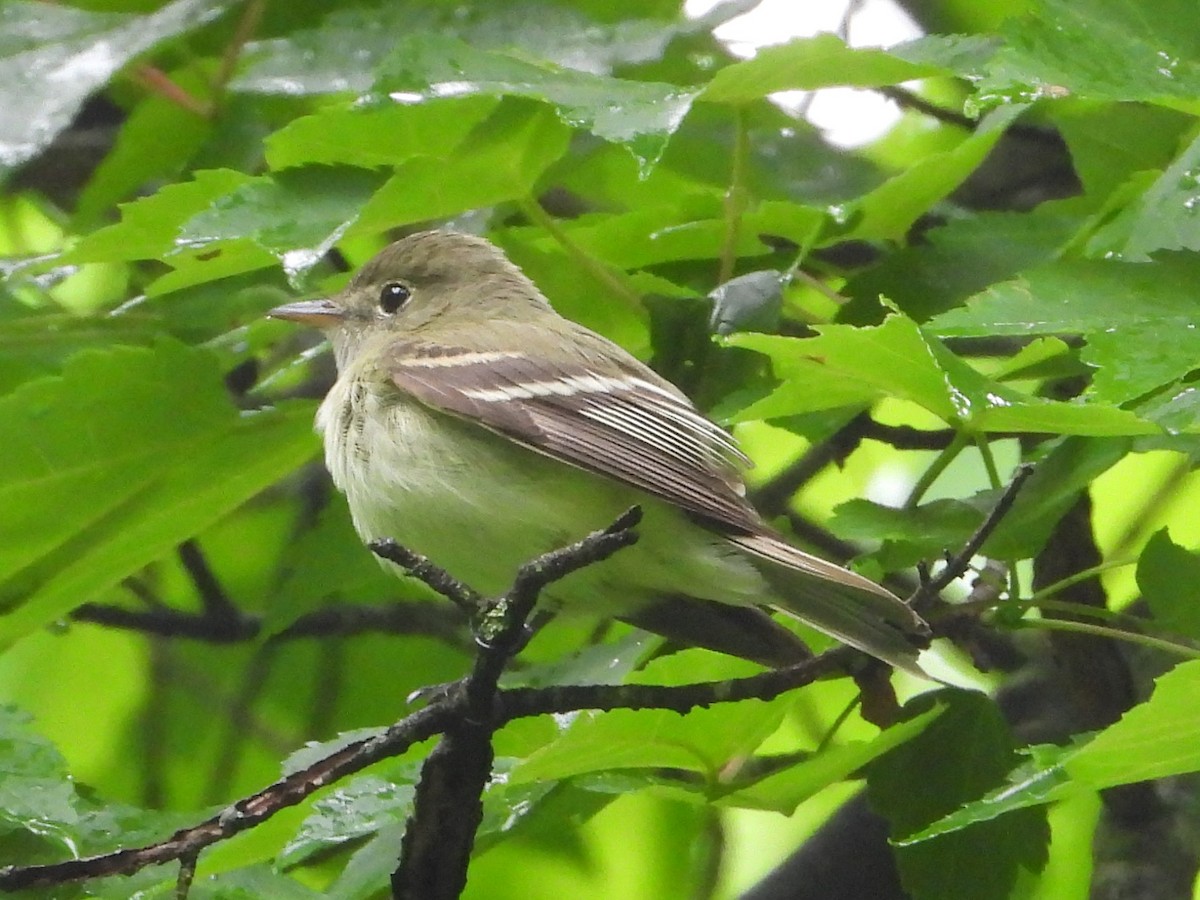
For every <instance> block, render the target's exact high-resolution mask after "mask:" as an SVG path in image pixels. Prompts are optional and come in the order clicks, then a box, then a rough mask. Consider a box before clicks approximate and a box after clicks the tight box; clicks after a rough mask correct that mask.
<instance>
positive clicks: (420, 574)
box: [367, 538, 484, 616]
mask: <svg viewBox="0 0 1200 900" xmlns="http://www.w3.org/2000/svg"><path fill="white" fill-rule="evenodd" d="M367 547H368V548H370V550H371V552H372V553H374V554H375V555H376V556H379V557H382V558H383V559H386V560H387V561H388V562H391V563H395V564H396V565H398V566H399V567H400V568H402V569H404V571H405V572H407V573H408V574H409V575H411V576H412V577H413V578H416V579H417V580H418V581H422V582H424V583H425V584H426V585H428V586H429V587H431V588H433V590H435V591H437V592H438V593H439V594H441V595H442V596H443V597H445V598H446V599H447V600H449V601H450V602H451V603H453V604H454V605H455V606H457V607H458V608H459V609H461V610H462V611H463V612H465V613H466V614H467V615H468V616H475V615H476V614H477V613H478V612H479V610H480V609H481V608H482V607H483V605H484V599H483V596H482V595H481V594H479V593H478V592H477V591H476V590H475V589H474V588H472V587H470V586H469V585H467V584H464V583H463V582H461V581H459V580H458V579H457V578H455V577H454V576H452V575H451V574H450V573H449V572H447V571H446V570H445V569H441V568H439V567H437V566H435V565H434V564H433V563H432V562H430V561H429V559H427V558H426V557H424V556H422V555H421V554H420V553H415V552H413V551H412V550H409V549H408V548H407V547H402V546H400V545H399V544H397V543H396V542H395V541H393V540H391V539H390V538H389V539H386V540H382V541H371V543H369V544H368V545H367Z"/></svg>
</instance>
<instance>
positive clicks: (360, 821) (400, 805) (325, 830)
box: [276, 773, 415, 867]
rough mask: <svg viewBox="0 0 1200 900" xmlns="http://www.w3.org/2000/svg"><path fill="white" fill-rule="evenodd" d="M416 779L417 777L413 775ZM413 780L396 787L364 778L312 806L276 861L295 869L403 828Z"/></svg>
mask: <svg viewBox="0 0 1200 900" xmlns="http://www.w3.org/2000/svg"><path fill="white" fill-rule="evenodd" d="M413 774H414V776H415V773H413ZM413 795H414V778H409V779H407V780H405V781H404V782H402V783H396V782H394V781H391V780H389V779H386V778H382V777H380V776H379V775H361V776H359V777H357V778H354V779H352V780H350V781H349V782H347V783H346V784H344V785H341V786H339V787H338V788H337V789H335V790H334V791H332V792H330V794H329V795H328V796H326V797H322V798H320V799H319V800H316V801H315V802H314V803H313V811H312V813H310V814H309V815H308V817H307V818H305V820H304V822H303V824H302V825H301V826H300V830H299V832H297V834H296V836H295V837H293V838H292V839H291V840H290V841H288V843H287V846H285V847H284V848H283V850H281V851H280V853H279V857H278V859H277V860H276V861H277V863H278V864H279V865H281V866H285V867H286V866H294V865H296V864H297V863H300V862H303V861H304V860H305V859H307V858H308V857H310V856H312V855H313V854H314V853H318V852H320V851H322V850H326V849H328V848H329V847H333V846H337V845H338V844H344V843H346V842H347V841H353V840H356V839H358V838H361V837H364V836H366V835H371V834H374V833H375V832H377V831H379V830H380V829H381V828H383V827H385V826H388V825H403V824H404V821H405V819H407V818H408V816H409V814H410V813H411V812H412V802H413Z"/></svg>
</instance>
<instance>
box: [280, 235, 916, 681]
mask: <svg viewBox="0 0 1200 900" xmlns="http://www.w3.org/2000/svg"><path fill="white" fill-rule="evenodd" d="M269 315H271V316H273V317H276V318H282V319H290V320H293V321H297V322H301V323H305V324H308V325H313V326H316V327H318V328H320V329H321V330H322V331H324V332H325V334H326V335H328V337H329V339H330V342H331V343H332V345H333V351H334V355H335V357H336V360H337V368H338V378H337V381H336V383H335V384H334V385H333V387H332V389H331V390H330V391H329V394H328V395H327V396H326V397H325V400H324V401H323V402H322V403H321V406H320V409H319V410H318V412H317V420H316V424H317V430H318V431H319V432H321V433H322V434H323V436H324V442H325V462H326V465H327V466H328V468H329V471H330V473H331V474H332V476H333V480H334V483H335V484H336V485H337V487H338V488H339V489H340V490H341V491H343V492H344V493H345V495H346V498H347V500H348V502H349V506H350V512H351V515H352V517H353V519H354V527H355V528H356V530H357V531H358V534H359V536H360V537H362V539H363V540H364V541H367V542H370V541H374V540H378V539H383V538H392V539H394V540H396V541H398V542H399V543H401V544H403V545H405V546H407V547H409V548H411V549H413V550H415V551H417V552H418V553H421V554H422V555H424V556H426V557H428V558H429V559H431V560H432V561H433V562H434V563H436V564H437V565H439V566H441V567H442V568H444V569H446V570H447V571H448V572H450V573H451V574H452V575H454V576H455V577H457V578H459V579H461V580H463V581H465V582H466V583H467V584H469V585H471V586H472V587H474V588H475V589H476V590H478V591H480V592H482V593H483V594H485V595H489V596H494V595H498V594H499V593H501V592H503V591H504V590H505V589H506V588H507V587H508V585H509V584H510V582H511V580H512V578H513V576H514V575H515V573H516V571H517V569H518V567H519V566H520V565H521V564H523V563H525V562H527V561H528V560H530V559H532V558H534V557H535V556H537V555H539V554H541V553H544V552H546V551H548V550H551V549H554V548H556V547H560V546H563V545H564V544H567V543H570V542H572V541H575V540H578V539H579V538H580V537H582V536H583V535H585V534H587V533H588V532H590V531H593V530H595V529H597V528H602V527H604V526H605V525H607V524H608V523H609V522H611V521H612V520H614V519H615V518H616V517H617V516H618V515H620V514H621V513H622V512H623V511H624V510H626V509H627V508H629V507H630V506H633V505H635V504H638V505H640V506H641V507H642V509H643V512H644V517H643V520H642V524H641V526H640V527H639V535H640V536H639V540H638V542H637V543H636V544H635V545H634V546H633V547H631V548H629V549H626V550H623V551H622V552H620V553H618V554H616V555H615V556H613V557H612V558H610V559H608V560H606V561H605V562H603V563H600V564H597V565H592V566H588V567H586V568H584V569H582V570H580V571H578V572H576V573H574V574H572V575H570V576H568V577H567V578H565V579H563V580H562V581H560V582H558V583H556V584H553V585H551V586H550V587H549V588H547V590H546V592H545V593H544V595H543V598H542V602H543V604H546V605H547V606H549V607H550V608H553V609H556V610H558V609H561V610H563V611H564V612H569V611H570V610H572V609H574V610H582V611H585V612H589V613H593V614H601V615H610V616H615V617H619V618H623V619H625V620H626V621H630V622H632V623H634V624H636V625H640V626H642V627H645V628H648V629H650V630H652V631H655V632H658V633H661V634H665V635H667V636H669V637H673V638H677V639H680V640H683V641H686V642H688V643H692V644H698V645H701V646H706V647H710V648H713V649H716V650H720V651H722V652H726V653H731V654H733V655H735V656H741V657H744V658H747V659H752V660H755V661H757V662H760V663H763V664H765V665H772V666H779V665H786V664H789V663H793V662H797V661H799V660H800V659H803V658H805V657H806V656H807V655H808V651H807V648H805V647H804V645H803V644H802V643H801V642H800V641H799V639H798V638H796V636H795V635H794V634H793V633H792V632H791V631H789V630H787V629H786V628H784V627H783V626H782V625H780V624H779V623H777V622H775V621H774V620H773V619H771V618H770V616H768V615H767V614H766V613H765V612H764V611H763V610H762V607H773V608H774V609H776V610H779V611H781V612H783V613H786V614H788V615H790V616H794V617H795V618H797V619H799V620H800V621H802V622H805V623H807V624H808V625H810V626H812V627H813V628H816V629H817V630H819V631H822V632H824V633H826V634H828V635H831V636H832V637H834V638H836V639H838V640H840V641H842V642H844V643H847V644H850V645H851V646H854V647H857V648H858V649H860V650H862V651H865V652H866V653H869V654H871V655H872V656H875V657H877V658H879V659H882V660H884V661H886V662H888V663H891V664H893V665H895V666H898V667H901V668H903V669H906V670H908V671H911V672H916V673H920V671H921V670H920V668H919V667H918V665H917V656H918V652H919V647H920V646H921V645H924V644H926V643H927V642H928V640H927V635H928V628H927V627H926V625H925V623H924V622H923V621H922V620H921V619H920V617H919V616H917V615H916V613H914V612H913V611H912V610H911V609H910V608H909V607H908V606H907V605H906V604H905V603H904V602H903V601H901V600H900V599H899V598H897V597H896V596H894V595H893V594H892V593H890V592H889V591H887V590H886V589H885V588H883V587H880V586H879V585H877V584H875V583H874V582H872V581H870V580H869V579H867V578H864V577H862V576H861V575H858V574H856V573H854V572H851V571H849V570H847V569H844V568H842V567H840V566H837V565H834V564H833V563H830V562H827V561H825V560H823V559H821V558H819V557H816V556H813V555H811V554H808V553H805V552H803V551H801V550H798V549H797V548H795V547H793V546H791V545H790V544H788V543H787V542H786V541H785V540H784V539H783V538H782V537H781V536H780V535H778V534H777V533H776V532H774V531H773V530H772V529H771V528H770V527H769V526H768V525H767V524H766V523H765V522H764V521H763V520H762V518H761V517H760V516H759V514H758V513H757V512H756V511H755V509H754V508H753V507H752V506H751V505H750V503H749V502H748V501H747V499H746V496H745V487H744V484H743V481H742V471H743V469H744V468H745V467H746V466H747V465H749V460H748V459H747V458H746V457H745V455H744V454H743V453H742V452H741V450H740V449H739V448H738V446H737V444H736V442H735V441H734V439H733V438H732V436H731V435H729V434H728V433H727V432H725V431H724V430H722V429H721V428H719V427H718V426H717V425H715V424H714V423H713V422H711V421H710V420H708V419H707V418H705V417H704V416H703V415H701V414H700V413H699V412H697V411H696V409H695V407H694V406H693V405H692V403H691V402H690V401H689V400H688V398H687V397H686V396H684V394H683V393H682V392H680V391H679V390H678V389H677V388H676V387H675V386H674V385H672V384H671V383H670V382H668V381H666V380H664V379H663V378H661V377H659V376H658V375H657V374H656V373H655V372H654V371H653V370H651V369H650V368H649V367H647V366H646V365H644V364H642V363H641V362H639V361H638V360H637V359H635V358H634V357H633V356H631V355H630V354H629V353H628V352H626V351H625V350H623V349H622V348H621V347H619V346H617V345H616V344H614V343H612V342H611V341H609V340H607V339H605V338H603V337H601V336H600V335H598V334H596V333H594V332H592V331H590V330H588V329H586V328H584V327H583V326H581V325H579V324H577V323H575V322H572V321H571V320H569V319H566V318H564V317H563V316H560V315H559V314H558V313H556V312H555V311H554V309H553V308H552V307H551V306H550V303H549V302H548V301H547V300H546V298H545V297H544V296H543V295H542V293H541V291H540V290H538V288H537V286H536V285H534V283H533V282H532V281H530V280H529V278H527V277H526V276H525V275H524V273H522V272H521V270H520V269H519V268H517V266H515V265H514V264H513V263H512V262H510V261H509V260H508V258H507V257H506V256H505V255H504V253H503V252H502V251H501V250H500V249H499V248H497V247H496V246H495V245H493V244H491V243H490V242H488V241H487V240H485V239H483V238H480V237H476V236H473V235H468V234H460V233H456V232H451V231H426V232H421V233H419V234H413V235H411V236H409V237H406V238H404V239H402V240H400V241H397V242H396V243H394V244H391V245H390V246H388V247H386V248H385V249H384V250H382V251H380V253H379V254H378V255H376V256H375V257H374V258H373V259H371V260H370V261H369V262H367V263H366V265H364V266H363V267H362V269H361V270H360V271H359V272H358V273H357V274H356V275H355V276H354V277H353V278H352V279H351V281H350V283H349V284H348V285H347V286H346V288H345V289H344V290H342V291H341V292H340V293H338V294H335V295H334V296H332V297H329V298H326V299H319V300H305V301H298V302H295V303H289V304H286V305H284V306H280V307H277V308H275V309H273V310H271V311H270V313H269Z"/></svg>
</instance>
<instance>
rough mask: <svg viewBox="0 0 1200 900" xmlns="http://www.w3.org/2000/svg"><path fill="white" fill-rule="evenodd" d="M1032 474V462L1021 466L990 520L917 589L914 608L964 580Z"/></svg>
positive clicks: (977, 529)
mask: <svg viewBox="0 0 1200 900" xmlns="http://www.w3.org/2000/svg"><path fill="white" fill-rule="evenodd" d="M1032 474H1033V466H1032V465H1030V464H1028V463H1025V464H1023V465H1020V466H1018V467H1017V469H1016V471H1015V472H1013V475H1012V478H1011V479H1010V480H1009V482H1008V486H1007V487H1006V488H1005V489H1004V493H1002V494H1001V495H1000V498H999V499H998V500H997V501H996V505H995V506H993V507H992V509H991V512H989V513H988V514H987V517H986V518H985V519H984V520H983V522H981V523H980V525H979V527H978V528H976V529H975V533H974V534H972V535H971V537H970V538H969V539H968V540H967V542H966V543H965V544H964V545H963V548H962V549H961V550H960V551H959V552H958V553H957V554H955V555H954V556H953V557H951V558H950V559H949V560H947V561H946V567H945V568H944V569H943V570H942V571H941V572H940V573H938V575H937V577H935V578H933V579H932V580H929V581H924V582H923V583H922V584H921V586H920V587H919V588H917V591H916V593H915V594H913V596H912V597H911V598H909V601H908V602H909V605H910V606H915V607H917V608H918V609H919V608H920V607H921V605H923V604H924V603H926V602H928V601H929V600H931V599H932V598H934V597H936V596H937V595H938V594H940V593H941V592H942V591H944V590H945V589H946V588H947V587H949V585H950V583H951V582H953V581H954V580H955V579H956V578H961V577H962V576H963V575H964V574H965V573H966V571H967V569H968V568H970V565H971V560H972V559H974V557H975V554H976V553H978V552H979V548H980V547H982V546H983V544H984V542H985V541H986V540H987V539H988V538H989V537H991V535H992V532H993V531H995V530H996V527H997V526H998V525H999V524H1000V522H1001V521H1003V519H1004V517H1005V516H1006V515H1008V512H1009V510H1011V509H1012V505H1013V504H1014V503H1015V502H1016V500H1017V494H1018V493H1019V492H1020V490H1021V486H1022V485H1023V484H1025V481H1026V480H1027V479H1028V478H1029V476H1030V475H1032Z"/></svg>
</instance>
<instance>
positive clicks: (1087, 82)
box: [977, 0, 1200, 105]
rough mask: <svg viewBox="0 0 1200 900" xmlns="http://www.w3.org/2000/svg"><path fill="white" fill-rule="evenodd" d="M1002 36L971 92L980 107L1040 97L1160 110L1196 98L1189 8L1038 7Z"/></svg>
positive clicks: (1164, 1)
mask: <svg viewBox="0 0 1200 900" xmlns="http://www.w3.org/2000/svg"><path fill="white" fill-rule="evenodd" d="M1002 31H1003V34H1004V36H1005V39H1006V41H1005V47H1004V48H1003V49H1002V50H1001V51H1000V52H999V53H998V54H997V55H996V57H995V59H994V60H993V61H992V64H991V65H990V66H989V69H990V71H988V73H987V75H986V77H984V78H983V79H982V80H981V81H980V83H979V84H978V86H977V89H978V92H979V95H978V102H979V103H980V104H981V105H988V104H990V103H994V102H1002V103H1007V102H1011V100H1012V98H1013V97H1014V96H1017V97H1021V98H1029V99H1032V98H1034V97H1037V96H1039V95H1040V94H1042V93H1044V92H1046V91H1049V92H1050V93H1052V94H1053V95H1061V94H1062V93H1063V92H1070V93H1071V94H1074V95H1077V96H1080V97H1091V98H1095V99H1101V100H1151V101H1160V102H1161V101H1175V102H1178V101H1189V100H1192V99H1194V98H1195V97H1196V96H1197V95H1200V62H1198V60H1200V44H1198V43H1197V40H1196V35H1197V34H1200V10H1197V7H1196V5H1195V4H1194V3H1192V2H1191V0H1160V2H1155V3H1149V4H1148V3H1141V2H1139V0H1093V2H1089V3H1086V4H1081V3H1074V2H1071V0H1040V2H1039V3H1037V4H1035V6H1034V8H1033V9H1032V10H1031V11H1030V12H1029V13H1028V14H1026V15H1025V16H1023V17H1021V18H1018V19H1011V20H1009V22H1008V23H1006V25H1005V26H1004V27H1003V29H1002Z"/></svg>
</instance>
